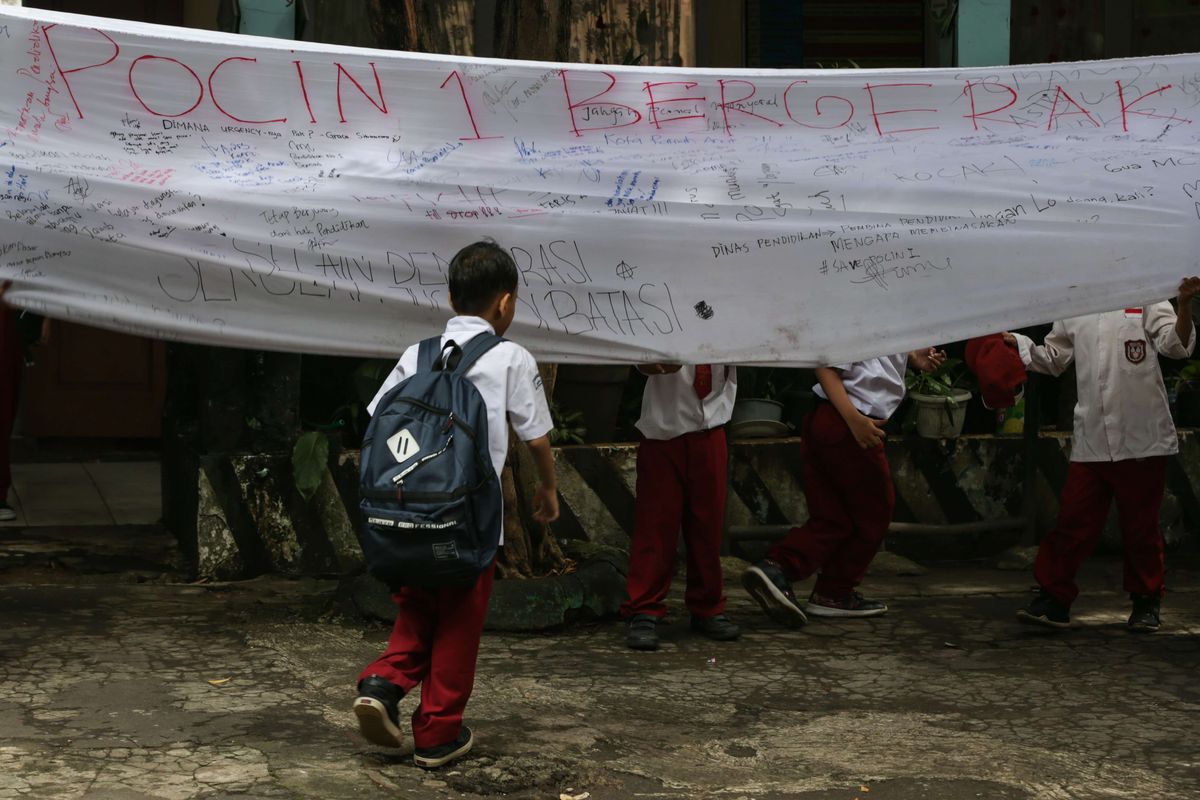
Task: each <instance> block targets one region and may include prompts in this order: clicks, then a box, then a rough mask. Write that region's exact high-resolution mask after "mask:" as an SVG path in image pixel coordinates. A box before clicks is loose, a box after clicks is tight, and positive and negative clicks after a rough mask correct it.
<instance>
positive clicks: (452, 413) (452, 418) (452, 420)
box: [442, 411, 454, 433]
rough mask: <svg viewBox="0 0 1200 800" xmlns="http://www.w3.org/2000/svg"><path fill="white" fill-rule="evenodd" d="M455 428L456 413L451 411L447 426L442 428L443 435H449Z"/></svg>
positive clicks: (447, 418)
mask: <svg viewBox="0 0 1200 800" xmlns="http://www.w3.org/2000/svg"><path fill="white" fill-rule="evenodd" d="M453 427H454V412H453V411H451V412H450V415H449V416H448V417H446V424H445V425H443V426H442V433H449V432H450V429H451V428H453Z"/></svg>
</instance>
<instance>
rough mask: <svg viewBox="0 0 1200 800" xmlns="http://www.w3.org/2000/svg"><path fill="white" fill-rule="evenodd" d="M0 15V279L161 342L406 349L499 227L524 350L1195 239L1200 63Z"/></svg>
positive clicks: (1138, 291)
mask: <svg viewBox="0 0 1200 800" xmlns="http://www.w3.org/2000/svg"><path fill="white" fill-rule="evenodd" d="M0 31H4V33H5V34H6V36H0V73H2V74H6V75H9V76H10V80H9V81H7V82H5V83H4V84H0V108H3V109H4V110H5V114H4V128H3V134H2V137H0V184H2V185H0V190H2V197H0V203H2V208H3V215H2V216H0V225H3V226H4V227H3V235H2V236H0V239H2V240H3V241H4V242H8V243H9V244H5V245H4V246H3V247H0V278H3V279H12V280H14V281H15V285H14V289H13V290H12V293H11V297H12V299H13V301H14V302H16V303H19V304H22V305H25V306H27V307H36V308H39V309H40V310H43V311H45V312H47V313H50V314H54V315H58V316H71V317H72V318H73V319H78V320H82V321H88V322H91V323H93V324H99V325H104V326H108V327H114V328H119V329H123V330H131V331H136V332H139V333H151V334H153V335H157V336H162V337H166V338H180V339H188V340H194V341H205V342H215V343H225V344H238V345H252V346H260V347H261V346H265V347H275V348H281V349H295V350H312V351H321V352H339V353H363V354H380V355H393V354H394V353H395V352H396V351H397V350H398V349H400V348H401V347H402V346H403V345H405V344H407V343H409V342H411V341H412V340H413V339H415V338H417V337H419V336H424V335H429V334H430V333H433V332H434V331H436V330H437V329H439V328H440V325H441V323H442V321H443V319H444V317H445V315H446V313H448V311H447V306H448V287H447V280H446V271H447V268H448V262H449V259H450V258H451V257H452V256H453V254H454V252H455V251H456V250H457V249H458V248H459V247H460V246H462V245H463V244H466V243H467V242H469V241H472V240H474V239H477V238H479V237H481V236H485V235H488V236H494V237H496V238H497V239H498V240H500V241H501V242H502V243H503V244H504V245H505V246H506V247H507V248H508V249H509V250H510V252H511V253H512V255H513V257H514V260H515V262H516V263H517V266H518V269H519V273H520V296H519V303H520V312H519V315H518V324H517V327H516V328H515V329H514V331H513V333H514V335H516V336H517V337H518V338H520V339H522V340H523V341H524V342H525V343H526V344H528V345H529V346H530V347H531V348H532V349H533V350H534V351H535V352H537V353H538V354H539V355H540V356H543V357H547V358H551V359H554V360H560V361H600V362H603V361H617V362H625V361H641V360H648V359H655V360H661V359H663V358H670V359H673V360H681V361H704V362H714V361H739V362H768V361H769V362H775V363H785V364H797V365H811V364H819V363H830V362H833V361H845V360H849V359H852V358H859V357H864V356H868V355H878V354H881V353H885V352H899V351H903V350H906V349H911V348H913V347H916V346H921V345H926V344H930V343H931V341H930V340H931V338H932V339H936V340H941V341H945V340H950V339H955V338H962V337H965V336H968V335H973V334H976V333H982V332H986V331H990V330H996V329H1000V328H1007V327H1014V326H1017V325H1021V324H1027V323H1032V322H1038V321H1045V320H1049V319H1052V318H1056V317H1061V316H1069V315H1071V314H1076V313H1083V312H1086V311H1092V310H1100V309H1103V308H1110V307H1120V306H1121V305H1122V304H1127V303H1130V302H1137V301H1145V300H1150V299H1156V298H1158V297H1161V296H1164V295H1165V294H1167V293H1169V290H1170V288H1171V287H1172V286H1174V284H1175V283H1176V282H1177V280H1178V276H1179V274H1181V271H1182V270H1183V265H1184V264H1189V263H1192V262H1194V260H1195V255H1194V254H1195V252H1197V248H1196V245H1197V237H1198V234H1197V226H1196V222H1197V219H1198V217H1200V190H1198V189H1197V188H1196V187H1197V186H1200V147H1198V143H1200V138H1198V136H1197V132H1196V130H1195V128H1196V126H1195V124H1194V117H1195V116H1196V115H1197V114H1198V113H1200V112H1198V111H1197V107H1198V106H1200V57H1195V56H1178V57H1169V58H1159V59H1133V60H1125V61H1118V62H1096V63H1089V64H1073V65H1056V66H1044V67H1006V68H1000V67H997V68H991V69H971V70H966V69H965V70H962V71H960V72H952V71H944V70H941V71H923V70H908V71H879V70H873V71H865V70H828V71H820V72H811V71H809V72H806V71H781V70H778V71H751V70H744V71H723V72H717V71H712V70H708V71H702V70H674V69H666V68H627V67H615V66H614V67H608V66H596V67H593V66H589V65H552V64H540V63H527V62H502V61H489V60H477V59H462V58H446V57H440V56H422V55H413V54H403V53H388V52H383V51H366V50H358V49H354V48H339V47H331V46H325V45H317V44H311V43H303V42H290V41H289V42H282V41H280V42H276V41H271V40H263V39H261V38H249V37H237V36H229V35H223V34H213V33H208V32H203V33H200V32H192V31H186V30H180V29H171V28H163V27H158V26H148V25H141V24H136V23H125V22H118V21H97V20H95V19H91V18H78V17H72V16H71V15H63V14H54V13H51V12H42V11H32V10H28V9H27V10H20V11H4V12H0ZM999 287H1003V288H1002V289H1001V288H999ZM964 304H968V305H969V309H970V312H969V313H966V312H965V311H964Z"/></svg>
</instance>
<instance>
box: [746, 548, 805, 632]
mask: <svg viewBox="0 0 1200 800" xmlns="http://www.w3.org/2000/svg"><path fill="white" fill-rule="evenodd" d="M742 586H743V587H744V588H745V589H746V591H747V592H749V593H750V596H751V597H753V598H754V599H755V601H757V602H758V604H759V606H761V607H762V610H763V612H764V613H766V615H767V616H768V617H770V618H771V619H773V620H775V621H776V622H778V623H779V624H781V625H787V626H788V627H789V628H799V627H800V626H801V625H803V624H804V623H806V622H808V617H806V616H804V609H802V608H800V603H799V602H798V601H797V600H796V595H795V594H794V593H793V592H792V584H791V582H790V581H788V579H787V577H786V576H785V575H784V574H783V570H781V569H780V568H779V565H778V564H776V563H775V562H774V561H769V560H767V561H760V562H758V563H757V564H755V565H754V566H753V567H751V568H750V569H748V570H746V571H745V572H743V573H742Z"/></svg>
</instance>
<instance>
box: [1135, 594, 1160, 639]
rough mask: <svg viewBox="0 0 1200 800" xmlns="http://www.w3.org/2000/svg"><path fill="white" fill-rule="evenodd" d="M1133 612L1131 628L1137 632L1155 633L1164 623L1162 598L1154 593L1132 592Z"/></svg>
mask: <svg viewBox="0 0 1200 800" xmlns="http://www.w3.org/2000/svg"><path fill="white" fill-rule="evenodd" d="M1129 599H1130V600H1132V601H1133V613H1132V614H1130V615H1129V630H1131V631H1134V632H1136V633H1154V632H1155V631H1156V630H1158V629H1159V626H1161V625H1162V617H1161V614H1160V608H1161V600H1160V599H1159V598H1158V597H1155V596H1153V595H1144V594H1131V595H1129Z"/></svg>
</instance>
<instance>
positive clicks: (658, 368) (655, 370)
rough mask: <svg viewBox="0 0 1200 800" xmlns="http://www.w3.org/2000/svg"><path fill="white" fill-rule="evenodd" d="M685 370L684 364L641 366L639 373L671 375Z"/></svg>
mask: <svg viewBox="0 0 1200 800" xmlns="http://www.w3.org/2000/svg"><path fill="white" fill-rule="evenodd" d="M681 369H683V365H682V364H639V365H638V372H640V373H642V374H643V375H671V374H673V373H676V372H679V370H681Z"/></svg>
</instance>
